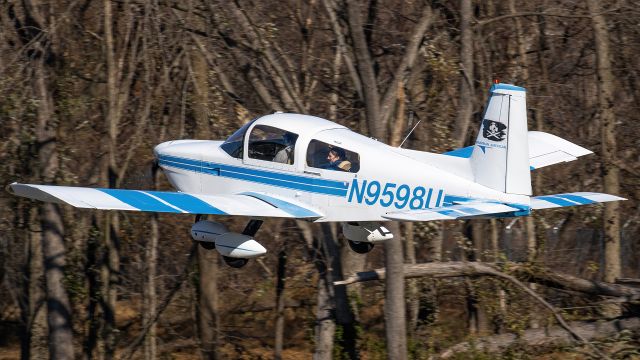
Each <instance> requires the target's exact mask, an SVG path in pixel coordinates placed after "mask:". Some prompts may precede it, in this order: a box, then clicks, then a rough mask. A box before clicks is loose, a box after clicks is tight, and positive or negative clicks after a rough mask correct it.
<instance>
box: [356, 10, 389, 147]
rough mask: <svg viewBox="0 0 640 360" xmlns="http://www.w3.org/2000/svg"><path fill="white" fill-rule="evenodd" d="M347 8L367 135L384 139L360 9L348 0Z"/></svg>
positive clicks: (378, 94) (374, 79) (377, 94)
mask: <svg viewBox="0 0 640 360" xmlns="http://www.w3.org/2000/svg"><path fill="white" fill-rule="evenodd" d="M347 8H348V18H349V29H350V31H351V38H352V39H353V51H354V53H355V58H356V68H357V69H358V75H359V77H360V82H361V83H362V92H363V95H364V100H365V101H364V103H365V117H366V118H367V125H368V129H369V135H371V136H373V137H374V138H376V139H381V140H382V139H386V137H387V136H386V127H385V126H384V124H382V123H381V122H380V121H379V113H380V111H379V109H380V93H379V92H378V83H377V80H376V76H375V73H374V71H373V60H372V59H371V55H370V54H369V46H368V44H367V40H366V39H365V34H364V29H363V26H362V18H361V16H362V10H361V8H360V5H359V3H358V2H357V1H350V2H348V4H347Z"/></svg>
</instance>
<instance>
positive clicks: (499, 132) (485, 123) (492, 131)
mask: <svg viewBox="0 0 640 360" xmlns="http://www.w3.org/2000/svg"><path fill="white" fill-rule="evenodd" d="M482 136H483V137H484V138H485V139H487V140H491V141H502V140H504V139H506V138H507V125H505V124H503V123H499V122H497V121H492V120H487V119H484V120H482Z"/></svg>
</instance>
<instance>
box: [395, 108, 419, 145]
mask: <svg viewBox="0 0 640 360" xmlns="http://www.w3.org/2000/svg"><path fill="white" fill-rule="evenodd" d="M411 121H413V111H412V112H410V113H409V124H411ZM420 121H422V119H418V122H417V123H416V124H415V125H414V126H413V127H412V128H411V130H410V131H409V133H408V134H407V136H405V137H404V140H402V142H401V143H400V145H398V147H399V148H401V147H402V145H403V144H404V142H405V141H407V139H408V138H409V136H410V135H411V134H412V133H413V130H415V129H416V128H417V127H418V125H420Z"/></svg>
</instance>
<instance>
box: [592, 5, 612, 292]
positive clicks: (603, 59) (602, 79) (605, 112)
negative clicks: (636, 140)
mask: <svg viewBox="0 0 640 360" xmlns="http://www.w3.org/2000/svg"><path fill="white" fill-rule="evenodd" d="M586 1H587V6H588V8H589V12H590V13H591V23H592V25H593V33H594V37H595V48H596V63H597V74H598V100H599V104H598V115H599V117H598V118H599V120H600V124H601V126H602V162H603V164H602V173H603V174H602V176H603V179H604V192H605V193H609V194H619V193H620V178H619V176H620V175H619V171H620V170H619V169H618V167H617V166H616V165H615V163H616V159H617V142H616V115H615V112H614V110H615V108H614V106H615V102H614V101H615V100H614V95H613V91H614V80H613V79H614V78H613V70H612V68H611V67H612V63H611V55H610V51H609V43H610V41H609V31H608V29H607V22H606V19H605V17H604V15H603V14H602V9H601V7H600V3H599V2H598V1H596V0H586ZM604 236H605V239H604V241H605V249H604V252H605V255H604V256H605V261H604V263H605V265H604V280H605V281H607V282H614V281H615V279H616V278H617V277H620V275H621V269H620V203H619V202H617V201H613V202H609V203H605V204H604Z"/></svg>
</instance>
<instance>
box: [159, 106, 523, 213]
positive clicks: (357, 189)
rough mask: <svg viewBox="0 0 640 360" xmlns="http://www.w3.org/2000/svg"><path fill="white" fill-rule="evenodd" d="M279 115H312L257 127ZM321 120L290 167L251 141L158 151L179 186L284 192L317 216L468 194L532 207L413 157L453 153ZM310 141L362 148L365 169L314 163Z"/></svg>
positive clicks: (434, 204) (417, 205) (441, 201)
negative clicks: (255, 150) (253, 149)
mask: <svg viewBox="0 0 640 360" xmlns="http://www.w3.org/2000/svg"><path fill="white" fill-rule="evenodd" d="M278 116H280V117H283V116H287V117H289V118H290V117H292V116H297V117H299V118H298V119H294V120H297V121H298V122H304V121H305V120H308V119H306V118H309V117H306V116H302V115H291V114H274V115H270V116H267V117H263V118H261V119H259V120H258V121H257V124H253V126H255V125H259V124H260V121H261V120H262V121H264V119H265V118H267V119H266V123H267V124H269V123H270V122H269V120H271V122H273V121H274V120H279V119H277V117H278ZM269 117H272V118H271V119H269ZM315 119H318V118H313V119H312V120H310V121H309V122H310V123H311V124H310V125H309V126H307V127H306V128H305V129H306V130H307V132H306V133H304V134H299V137H298V139H297V142H296V145H295V149H294V161H293V163H292V164H283V163H278V162H274V161H268V160H261V159H255V158H254V159H252V158H251V157H250V156H248V155H247V154H249V153H250V151H249V148H248V144H247V142H248V141H245V143H244V144H243V146H244V151H243V154H242V156H239V157H234V156H231V155H230V154H229V153H227V152H226V151H225V150H223V148H222V147H221V145H222V144H223V142H222V141H206V140H178V141H172V142H167V143H163V144H161V145H159V146H158V147H157V148H156V150H155V153H156V156H157V158H158V161H159V164H160V166H161V167H162V169H163V170H164V172H165V174H166V175H167V177H168V179H169V181H170V182H171V183H172V185H173V186H174V187H175V188H176V189H177V190H179V191H182V192H187V193H193V194H218V195H219V194H240V193H244V192H247V191H249V190H250V191H253V192H262V193H266V194H275V195H280V196H284V197H287V198H290V199H295V200H297V201H300V202H302V203H305V204H308V205H310V206H311V207H314V208H316V209H318V210H319V212H320V213H321V214H324V216H323V217H321V218H320V219H318V220H317V221H384V220H386V219H385V218H383V217H382V216H383V215H384V214H387V213H390V212H398V211H405V210H419V209H432V208H438V207H442V206H444V205H449V204H452V203H453V202H456V201H465V200H469V199H483V200H493V201H497V202H502V203H512V204H520V205H522V206H524V207H526V206H527V205H528V201H529V197H528V196H522V195H512V194H505V193H502V192H499V191H496V190H492V189H489V188H487V187H484V186H482V185H479V184H477V183H475V182H473V181H472V180H469V179H467V178H465V177H464V176H462V175H460V172H464V171H465V169H463V167H464V166H463V165H461V168H460V169H455V170H456V171H457V172H458V173H456V171H454V172H450V171H447V169H443V168H439V167H437V161H435V162H433V163H432V162H430V163H427V162H425V161H424V159H420V158H416V157H417V156H415V155H420V154H422V155H425V154H428V156H431V157H432V158H435V157H439V156H442V157H447V158H448V159H447V161H448V162H447V163H450V159H451V158H450V157H448V156H445V155H438V154H429V153H421V152H413V151H410V150H403V149H398V148H394V147H391V146H388V145H386V144H383V143H381V142H379V141H376V140H374V139H371V138H368V137H366V136H363V135H360V134H357V133H355V132H352V131H350V130H348V129H346V128H344V127H342V126H340V125H338V124H335V123H332V122H329V121H326V120H323V122H322V123H321V124H318V121H317V120H315ZM290 120H291V119H290ZM280 122H281V121H280ZM276 124H277V123H276ZM250 132H251V127H249V129H248V131H247V133H250ZM247 137H248V135H247ZM312 140H316V141H320V142H324V143H329V144H335V146H341V147H343V148H345V149H347V150H348V151H352V152H354V153H357V154H358V157H359V168H358V169H357V171H356V172H347V171H336V170H333V169H323V168H318V167H313V166H309V158H310V156H311V154H310V153H309V152H308V151H309V149H308V147H309V144H310V142H311V141H312ZM418 153H420V154H418ZM434 163H435V166H434ZM352 170H353V169H352Z"/></svg>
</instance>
